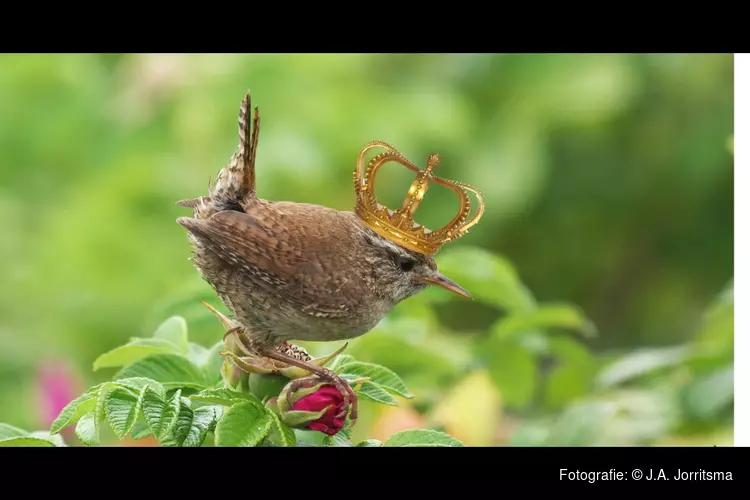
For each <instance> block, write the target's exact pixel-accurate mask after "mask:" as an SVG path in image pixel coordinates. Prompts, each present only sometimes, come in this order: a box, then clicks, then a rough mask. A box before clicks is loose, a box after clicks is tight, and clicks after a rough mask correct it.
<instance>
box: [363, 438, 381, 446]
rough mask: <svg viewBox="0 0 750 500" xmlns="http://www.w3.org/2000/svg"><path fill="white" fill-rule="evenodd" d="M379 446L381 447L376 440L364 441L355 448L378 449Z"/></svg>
mask: <svg viewBox="0 0 750 500" xmlns="http://www.w3.org/2000/svg"><path fill="white" fill-rule="evenodd" d="M380 446H383V443H381V442H380V441H378V440H377V439H365V440H364V441H360V442H359V444H357V448H378V447H380Z"/></svg>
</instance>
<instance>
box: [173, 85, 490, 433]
mask: <svg viewBox="0 0 750 500" xmlns="http://www.w3.org/2000/svg"><path fill="white" fill-rule="evenodd" d="M238 129H239V144H238V146H237V149H236V151H235V152H234V154H233V155H232V156H231V158H230V161H229V162H228V163H227V164H226V165H225V166H224V167H223V168H222V169H221V170H220V171H219V173H218V175H217V177H216V179H215V181H213V182H210V183H209V188H208V194H207V195H204V196H198V197H194V198H190V199H185V200H181V201H178V202H177V203H178V204H179V205H180V206H183V207H189V208H192V209H193V216H192V217H179V218H178V219H177V223H178V224H179V225H180V226H182V227H183V228H184V229H185V230H187V236H188V240H189V242H190V245H191V247H192V256H191V259H192V261H193V265H194V267H195V268H196V269H197V271H198V272H199V274H200V275H201V276H202V278H203V279H204V280H205V281H206V282H207V283H208V284H209V285H210V286H211V287H212V289H213V290H214V291H215V293H216V294H217V296H218V297H219V299H220V300H221V301H222V302H223V303H224V305H225V306H226V307H227V309H228V310H229V311H230V312H231V313H232V316H233V318H232V324H234V325H236V326H235V327H234V328H231V329H230V330H228V331H227V333H226V334H225V337H226V335H228V334H235V335H236V336H237V338H238V339H239V340H240V342H239V346H240V348H241V349H242V351H243V352H245V353H246V354H247V355H252V356H261V357H265V358H267V359H271V360H274V361H278V362H281V363H285V364H287V365H290V366H296V367H299V368H302V369H304V370H305V371H307V372H308V373H310V374H312V375H313V376H318V377H320V378H322V379H325V380H328V381H330V382H331V383H332V384H334V385H335V386H336V387H337V388H339V390H340V391H342V394H344V395H345V404H344V408H343V409H342V412H343V413H349V410H350V406H351V405H352V403H354V405H353V407H352V408H351V412H350V415H349V417H350V418H351V420H355V419H356V395H355V394H354V392H353V391H352V389H351V387H350V386H349V384H348V383H347V382H346V381H345V380H343V379H342V378H340V377H339V376H338V375H337V374H335V373H334V372H333V371H332V370H329V369H327V368H325V367H322V366H317V365H315V364H312V363H310V362H308V360H307V359H305V358H304V357H301V356H299V355H298V354H299V350H298V349H297V350H295V347H294V346H293V345H292V344H290V343H291V342H295V341H296V342H299V341H310V342H330V341H341V340H349V339H353V338H356V337H359V336H361V335H364V334H365V333H367V332H369V331H371V330H372V329H373V328H374V327H375V326H376V325H377V324H378V323H379V322H380V321H381V319H383V318H384V317H385V316H386V315H387V314H388V313H389V312H390V311H391V309H393V307H394V306H395V305H397V304H398V303H400V302H402V301H404V300H406V299H408V298H409V297H412V296H414V295H416V294H417V293H419V292H420V291H422V290H424V289H425V288H426V287H428V286H438V287H442V288H444V289H446V290H448V291H450V292H453V293H455V294H458V295H460V296H463V297H466V298H471V294H470V293H469V292H468V291H467V290H465V289H464V288H463V287H461V286H460V285H459V284H457V283H456V282H454V281H453V280H451V279H450V278H448V277H446V276H444V275H443V274H441V273H440V271H439V270H438V266H437V264H436V261H435V258H434V255H435V253H437V250H439V249H440V248H441V247H442V245H444V244H445V243H447V242H449V241H453V240H455V239H458V238H459V237H461V236H463V235H464V234H466V233H467V232H468V230H469V228H470V227H471V226H473V225H474V224H476V223H477V222H478V221H479V218H480V217H481V216H482V214H483V212H484V202H483V200H482V196H481V193H480V192H479V191H477V190H476V189H474V188H472V187H471V186H469V185H467V184H463V183H459V182H456V181H451V180H446V179H442V178H439V177H437V176H435V175H434V170H435V168H436V167H437V166H438V164H439V156H438V155H437V154H431V155H430V156H429V158H428V162H427V168H425V169H420V168H418V167H417V166H416V165H414V164H413V163H412V162H411V161H409V160H408V159H407V158H406V157H405V156H404V155H403V154H402V153H400V152H399V151H398V150H396V149H395V148H393V147H392V146H390V145H389V144H387V143H385V142H383V141H372V142H370V143H367V144H366V145H365V147H364V148H363V149H362V150H361V152H360V154H359V155H358V157H357V167H356V169H355V172H354V188H355V193H356V197H357V201H356V208H355V210H352V211H346V210H336V209H333V208H330V207H327V206H323V205H317V204H311V203H301V202H293V201H273V200H267V199H264V198H261V197H260V196H259V195H258V193H257V191H256V185H255V162H256V158H257V153H258V135H259V131H260V114H259V110H258V107H255V108H254V110H253V109H252V107H251V95H250V92H249V91H248V92H247V93H246V94H245V96H244V98H243V100H242V102H241V105H240V112H239V119H238ZM372 149H380V150H382V152H381V153H379V154H378V155H376V156H375V157H374V158H373V159H372V160H371V161H370V162H369V163H367V164H365V155H366V154H367V153H368V152H369V151H370V150H372ZM388 162H396V163H399V164H401V165H402V166H404V167H406V168H408V169H410V170H412V171H414V172H415V173H416V177H415V180H414V182H413V183H412V185H411V187H410V188H409V192H408V194H407V197H406V199H405V200H404V204H403V206H402V207H401V208H400V209H398V210H395V211H394V210H391V209H389V208H386V207H383V206H382V205H380V203H378V202H377V199H376V198H375V193H374V181H375V175H376V173H377V171H378V169H379V168H380V166H382V165H383V164H385V163H388ZM430 183H436V184H439V185H442V186H443V187H446V188H448V189H450V190H452V191H453V192H454V193H455V194H456V195H457V196H458V197H459V201H460V207H461V208H460V211H459V213H458V214H457V215H456V216H455V217H454V219H453V220H452V221H451V222H450V223H449V224H447V225H446V226H445V227H443V228H441V229H439V230H437V231H431V230H429V229H427V228H425V227H423V226H420V225H418V224H416V223H415V222H414V220H413V218H412V216H413V213H414V211H415V210H416V209H417V207H418V206H419V203H420V202H421V200H422V198H423V197H424V194H425V192H426V190H427V187H428V185H429V184H430ZM468 193H473V194H474V195H475V196H476V198H477V200H478V202H479V208H478V210H477V213H476V214H475V215H474V216H473V217H471V218H469V211H470V205H471V203H470V200H469V197H468ZM290 349H291V351H292V352H290Z"/></svg>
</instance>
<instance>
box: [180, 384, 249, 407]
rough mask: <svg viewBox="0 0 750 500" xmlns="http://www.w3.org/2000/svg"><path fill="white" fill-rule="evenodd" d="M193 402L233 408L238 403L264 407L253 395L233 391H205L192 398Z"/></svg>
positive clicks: (224, 389) (223, 389)
mask: <svg viewBox="0 0 750 500" xmlns="http://www.w3.org/2000/svg"><path fill="white" fill-rule="evenodd" d="M190 399H191V400H193V401H202V402H204V403H211V404H217V405H222V406H232V405H235V404H237V403H248V402H249V403H253V404H255V405H257V406H259V407H262V406H263V405H262V404H261V402H260V400H258V398H256V397H255V396H253V395H252V394H247V393H245V392H238V391H233V390H231V389H226V388H222V389H204V390H202V391H201V392H199V393H198V394H193V395H191V396H190Z"/></svg>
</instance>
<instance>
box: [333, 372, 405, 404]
mask: <svg viewBox="0 0 750 500" xmlns="http://www.w3.org/2000/svg"><path fill="white" fill-rule="evenodd" d="M347 375H348V377H347ZM342 377H343V378H346V379H347V380H351V379H356V378H358V377H359V375H349V374H345V375H342ZM357 394H358V395H359V397H361V398H364V399H368V400H370V401H372V402H374V403H380V404H383V405H389V406H398V401H396V399H395V398H394V397H393V396H391V395H390V394H389V393H388V391H386V390H385V389H383V388H382V387H380V386H379V385H378V384H376V383H374V382H369V381H368V382H365V383H364V384H362V388H360V390H359V392H358V393H357Z"/></svg>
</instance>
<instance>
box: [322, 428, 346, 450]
mask: <svg viewBox="0 0 750 500" xmlns="http://www.w3.org/2000/svg"><path fill="white" fill-rule="evenodd" d="M323 443H324V444H325V446H335V447H338V448H343V447H351V445H352V442H351V440H350V439H349V436H347V435H346V433H345V432H344V431H343V430H342V431H339V432H337V433H336V434H334V435H333V436H326V437H325V439H324V440H323Z"/></svg>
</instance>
